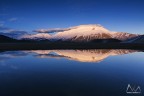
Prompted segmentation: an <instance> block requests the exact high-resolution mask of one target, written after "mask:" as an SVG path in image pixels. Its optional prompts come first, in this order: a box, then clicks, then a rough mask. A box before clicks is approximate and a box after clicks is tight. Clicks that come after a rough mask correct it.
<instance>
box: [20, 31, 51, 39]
mask: <svg viewBox="0 0 144 96" xmlns="http://www.w3.org/2000/svg"><path fill="white" fill-rule="evenodd" d="M20 38H21V39H26V40H49V39H50V38H51V35H49V34H47V33H38V34H31V35H23V36H21V37H20Z"/></svg>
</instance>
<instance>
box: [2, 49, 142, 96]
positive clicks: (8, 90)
mask: <svg viewBox="0 0 144 96" xmlns="http://www.w3.org/2000/svg"><path fill="white" fill-rule="evenodd" d="M135 95H136V96H144V53H143V52H141V51H137V50H104V49H103V50H31V51H3V52H0V96H135Z"/></svg>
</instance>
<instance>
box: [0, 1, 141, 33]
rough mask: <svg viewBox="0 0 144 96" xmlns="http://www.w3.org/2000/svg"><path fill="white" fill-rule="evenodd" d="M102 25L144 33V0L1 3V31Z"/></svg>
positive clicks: (118, 29) (121, 30) (124, 30)
mask: <svg viewBox="0 0 144 96" xmlns="http://www.w3.org/2000/svg"><path fill="white" fill-rule="evenodd" d="M81 24H101V25H102V26H104V27H105V28H107V29H109V30H111V31H120V32H129V33H141V34H143V33H144V0H0V31H3V30H2V29H14V30H25V31H28V32H31V31H32V30H36V29H47V28H66V27H71V26H77V25H81Z"/></svg>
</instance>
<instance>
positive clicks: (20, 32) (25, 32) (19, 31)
mask: <svg viewBox="0 0 144 96" xmlns="http://www.w3.org/2000/svg"><path fill="white" fill-rule="evenodd" d="M6 32H8V33H17V34H27V31H24V30H15V29H9V30H6Z"/></svg>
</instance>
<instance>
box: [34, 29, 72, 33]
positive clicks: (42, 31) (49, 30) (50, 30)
mask: <svg viewBox="0 0 144 96" xmlns="http://www.w3.org/2000/svg"><path fill="white" fill-rule="evenodd" d="M67 30H70V29H69V28H52V29H38V30H34V31H33V32H38V33H54V32H63V31H67Z"/></svg>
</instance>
